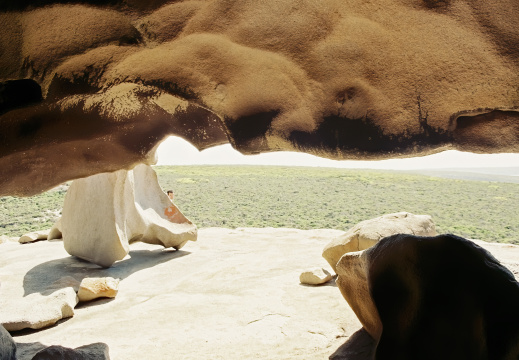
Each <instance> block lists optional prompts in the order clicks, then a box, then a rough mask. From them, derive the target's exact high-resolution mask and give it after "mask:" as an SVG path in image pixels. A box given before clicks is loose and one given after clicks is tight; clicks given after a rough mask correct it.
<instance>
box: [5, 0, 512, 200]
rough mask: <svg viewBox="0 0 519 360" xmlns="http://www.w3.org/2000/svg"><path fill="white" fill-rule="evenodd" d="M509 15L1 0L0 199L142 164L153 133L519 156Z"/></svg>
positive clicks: (439, 4)
mask: <svg viewBox="0 0 519 360" xmlns="http://www.w3.org/2000/svg"><path fill="white" fill-rule="evenodd" d="M518 17H519V8H518V7H517V6H515V5H512V3H511V2H510V1H508V0H496V1H492V2H488V1H479V0H478V1H468V0H459V1H432V0H431V1H430V0H423V1H400V0H380V1H376V2H366V1H360V0H346V1H344V0H324V1H320V2H318V3H316V2H315V1H299V0H284V1H281V2H280V1H278V0H265V1H260V2H258V1H232V2H229V1H226V0H208V1H181V2H180V1H174V0H171V1H166V0H159V1H153V2H145V1H139V0H132V1H122V0H119V1H118V0H114V1H109V2H107V1H98V0H83V1H81V3H80V4H68V3H67V4H63V1H58V0H41V1H38V2H36V3H35V2H29V1H26V0H24V1H14V0H8V1H4V2H2V3H1V4H0V21H1V23H2V24H4V27H3V28H4V31H2V33H1V34H0V44H1V45H2V48H3V49H4V51H2V53H1V54H0V82H1V83H2V85H1V86H0V99H1V101H0V104H1V105H0V124H1V125H0V134H2V138H1V141H0V168H2V173H1V174H0V195H5V194H19V195H30V194H34V193H37V192H41V191H43V190H45V189H48V188H50V187H52V186H54V185H57V184H60V183H62V182H63V181H65V180H67V179H72V178H79V177H86V176H89V175H92V174H95V173H102V172H111V171H115V170H119V169H131V168H133V167H134V166H135V165H136V164H137V163H142V162H146V163H151V162H153V149H154V147H155V145H157V143H159V142H160V141H161V140H162V139H163V138H164V137H165V136H166V135H168V134H175V135H178V136H181V137H183V138H185V139H187V140H189V141H190V142H192V143H193V144H195V145H196V146H197V147H199V148H200V149H203V148H206V147H210V146H214V145H218V144H222V143H227V142H230V143H231V144H232V145H233V146H234V147H236V148H237V149H238V150H240V151H241V152H243V153H256V152H263V151H276V150H293V151H305V152H311V153H314V154H317V155H320V156H325V157H331V158H337V159H346V158H372V159H374V158H384V157H389V156H392V157H394V156H399V155H411V154H424V153H428V152H434V151H439V150H441V149H447V148H457V149H460V150H465V151H475V152H517V151H519V121H518V119H519V112H518V111H517V108H518V106H519V100H518V99H519V96H518V89H517V86H516V84H517V82H518V74H519V71H518V70H519V51H518V50H517V49H518V48H519V25H517V24H516V23H515V22H513V21H510V19H516V18H518ZM70 19H74V21H72V22H71V21H70ZM151 64H152V65H151ZM57 169H59V171H57Z"/></svg>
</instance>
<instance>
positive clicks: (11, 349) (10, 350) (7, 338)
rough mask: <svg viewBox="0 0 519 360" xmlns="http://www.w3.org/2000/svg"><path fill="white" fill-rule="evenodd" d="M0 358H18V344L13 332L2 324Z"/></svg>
mask: <svg viewBox="0 0 519 360" xmlns="http://www.w3.org/2000/svg"><path fill="white" fill-rule="evenodd" d="M0 360H16V344H15V343H14V340H13V338H12V337H11V334H9V332H8V331H7V330H6V329H4V327H3V326H2V325H0Z"/></svg>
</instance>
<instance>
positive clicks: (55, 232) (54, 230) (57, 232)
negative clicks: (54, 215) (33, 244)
mask: <svg viewBox="0 0 519 360" xmlns="http://www.w3.org/2000/svg"><path fill="white" fill-rule="evenodd" d="M61 238H63V234H62V232H61V218H59V219H58V220H57V221H56V222H55V223H54V225H52V227H51V228H50V230H49V236H48V237H47V240H57V239H61Z"/></svg>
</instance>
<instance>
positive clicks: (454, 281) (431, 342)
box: [337, 234, 519, 360]
mask: <svg viewBox="0 0 519 360" xmlns="http://www.w3.org/2000/svg"><path fill="white" fill-rule="evenodd" d="M337 274H338V279H337V284H338V286H339V288H340V290H341V292H342V294H343V295H344V297H345V298H346V300H347V301H348V303H349V304H350V306H351V307H352V309H353V311H355V313H356V314H357V316H358V318H359V320H360V321H361V323H362V324H363V325H364V328H365V329H366V330H367V331H368V332H369V333H370V335H371V336H373V337H374V338H375V339H376V340H377V341H378V345H377V349H376V356H375V359H377V360H382V359H402V360H406V359H440V358H446V359H467V360H469V359H482V360H483V359H488V360H490V359H493V360H507V359H516V358H518V357H519V308H518V307H517V304H518V303H519V282H517V281H516V279H515V278H514V276H513V274H512V273H511V272H510V271H509V270H508V269H507V268H506V267H504V266H503V265H501V263H500V262H499V261H498V260H496V259H495V258H494V257H493V256H492V255H491V254H490V253H489V252H487V251H486V250H484V249H483V248H481V247H479V246H477V245H475V244H474V243H473V242H471V241H468V240H465V239H463V238H460V237H457V236H454V235H439V236H436V237H418V236H414V235H405V234H399V235H394V236H390V237H387V238H384V239H382V240H381V241H380V242H378V243H377V244H376V245H375V246H373V247H371V248H369V249H367V250H364V251H360V252H354V253H350V254H345V255H344V256H343V257H342V258H341V259H340V261H339V263H338V264H337Z"/></svg>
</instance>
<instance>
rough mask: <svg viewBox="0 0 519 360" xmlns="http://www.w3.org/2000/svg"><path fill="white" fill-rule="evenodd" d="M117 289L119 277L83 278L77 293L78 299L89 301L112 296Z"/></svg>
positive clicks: (115, 293) (114, 295) (115, 294)
mask: <svg viewBox="0 0 519 360" xmlns="http://www.w3.org/2000/svg"><path fill="white" fill-rule="evenodd" d="M118 291H119V279H114V278H112V277H106V278H84V279H83V281H81V284H80V285H79V290H78V293H77V296H78V300H79V301H90V300H94V299H97V298H100V297H107V298H114V297H116V296H117V292H118Z"/></svg>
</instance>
